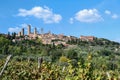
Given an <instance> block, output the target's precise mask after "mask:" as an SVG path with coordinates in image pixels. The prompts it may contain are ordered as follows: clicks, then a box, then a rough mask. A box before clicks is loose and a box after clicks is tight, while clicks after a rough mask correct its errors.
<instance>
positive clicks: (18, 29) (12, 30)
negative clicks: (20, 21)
mask: <svg viewBox="0 0 120 80" xmlns="http://www.w3.org/2000/svg"><path fill="white" fill-rule="evenodd" d="M20 29H21V28H20V27H14V28H13V27H11V28H8V31H9V32H19V31H20Z"/></svg>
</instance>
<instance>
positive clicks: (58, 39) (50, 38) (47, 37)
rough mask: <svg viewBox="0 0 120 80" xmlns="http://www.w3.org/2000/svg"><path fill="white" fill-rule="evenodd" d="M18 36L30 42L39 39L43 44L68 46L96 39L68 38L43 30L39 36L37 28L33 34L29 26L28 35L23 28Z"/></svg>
mask: <svg viewBox="0 0 120 80" xmlns="http://www.w3.org/2000/svg"><path fill="white" fill-rule="evenodd" d="M17 36H18V37H20V36H23V37H22V39H29V40H32V39H36V38H39V39H41V41H42V43H43V44H52V43H53V42H54V44H55V45H58V44H63V45H67V43H66V42H68V41H71V40H76V39H81V40H82V41H93V40H94V38H95V37H94V36H80V38H77V37H75V36H66V35H63V34H58V35H57V34H53V33H51V32H48V33H43V29H41V33H40V34H39V33H38V31H37V28H34V32H31V25H28V26H27V34H25V30H24V28H22V29H21V31H20V32H19V33H17ZM20 39H21V38H20ZM15 40H18V39H15ZM15 40H14V41H15Z"/></svg>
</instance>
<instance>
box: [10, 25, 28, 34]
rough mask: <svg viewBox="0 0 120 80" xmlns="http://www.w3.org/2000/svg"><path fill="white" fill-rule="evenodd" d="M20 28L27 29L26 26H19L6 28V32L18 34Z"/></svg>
mask: <svg viewBox="0 0 120 80" xmlns="http://www.w3.org/2000/svg"><path fill="white" fill-rule="evenodd" d="M22 28H24V29H27V24H25V23H24V24H21V25H19V27H10V28H8V31H9V32H17V33H18V32H19V31H20V30H21V29H22Z"/></svg>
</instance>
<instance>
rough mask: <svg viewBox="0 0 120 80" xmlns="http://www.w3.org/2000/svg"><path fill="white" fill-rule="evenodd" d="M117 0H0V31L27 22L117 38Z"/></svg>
mask: <svg viewBox="0 0 120 80" xmlns="http://www.w3.org/2000/svg"><path fill="white" fill-rule="evenodd" d="M119 4H120V0H0V28H1V29H0V33H7V32H8V31H9V32H14V31H15V32H18V31H20V29H21V28H23V27H24V28H26V25H27V24H31V26H32V27H33V28H34V27H37V28H38V31H39V32H40V29H41V28H43V29H44V32H48V31H51V32H52V33H55V34H64V35H72V36H76V37H80V35H93V36H96V37H99V38H107V39H110V40H114V41H118V42H120V31H119V30H120V10H119V8H120V5H119Z"/></svg>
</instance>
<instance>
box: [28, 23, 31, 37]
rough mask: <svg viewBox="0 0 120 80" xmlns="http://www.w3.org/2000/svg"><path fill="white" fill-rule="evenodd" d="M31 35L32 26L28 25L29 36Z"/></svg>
mask: <svg viewBox="0 0 120 80" xmlns="http://www.w3.org/2000/svg"><path fill="white" fill-rule="evenodd" d="M30 33H31V26H30V25H28V35H30Z"/></svg>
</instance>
